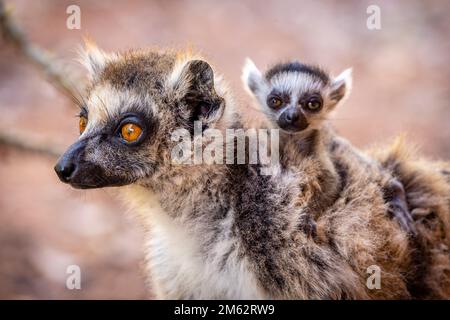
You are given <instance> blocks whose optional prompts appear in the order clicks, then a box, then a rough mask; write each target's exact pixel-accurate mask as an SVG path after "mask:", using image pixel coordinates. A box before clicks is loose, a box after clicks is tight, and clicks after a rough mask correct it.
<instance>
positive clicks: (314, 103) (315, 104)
mask: <svg viewBox="0 0 450 320" xmlns="http://www.w3.org/2000/svg"><path fill="white" fill-rule="evenodd" d="M305 108H306V109H307V110H309V111H319V110H320V109H321V108H322V101H320V100H319V99H317V98H313V99H310V100H309V101H308V102H307V103H306V106H305Z"/></svg>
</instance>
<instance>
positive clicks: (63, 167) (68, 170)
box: [55, 159, 76, 182]
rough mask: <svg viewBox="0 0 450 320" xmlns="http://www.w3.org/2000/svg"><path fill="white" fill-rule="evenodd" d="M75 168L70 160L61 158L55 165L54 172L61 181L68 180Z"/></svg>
mask: <svg viewBox="0 0 450 320" xmlns="http://www.w3.org/2000/svg"><path fill="white" fill-rule="evenodd" d="M75 169H76V165H75V164H74V163H73V162H71V161H65V159H62V160H61V161H60V162H58V163H57V164H56V166H55V171H56V174H57V175H58V177H59V179H60V180H61V181H62V182H69V181H70V178H71V177H72V175H73V173H74V172H75Z"/></svg>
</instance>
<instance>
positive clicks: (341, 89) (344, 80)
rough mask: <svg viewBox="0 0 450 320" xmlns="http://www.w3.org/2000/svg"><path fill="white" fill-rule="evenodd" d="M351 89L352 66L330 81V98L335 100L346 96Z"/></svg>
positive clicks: (337, 100)
mask: <svg viewBox="0 0 450 320" xmlns="http://www.w3.org/2000/svg"><path fill="white" fill-rule="evenodd" d="M351 90H352V68H348V69H346V70H344V71H343V72H341V74H340V75H338V76H337V77H336V78H334V79H333V82H332V83H331V92H330V99H331V100H334V101H336V102H339V101H341V100H343V99H344V98H347V97H348V96H349V94H350V92H351Z"/></svg>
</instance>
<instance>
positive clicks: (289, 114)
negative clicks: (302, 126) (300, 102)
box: [286, 109, 299, 123]
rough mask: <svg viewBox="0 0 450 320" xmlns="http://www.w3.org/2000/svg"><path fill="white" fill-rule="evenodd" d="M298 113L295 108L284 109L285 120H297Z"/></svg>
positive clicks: (291, 121) (289, 121) (290, 121)
mask: <svg viewBox="0 0 450 320" xmlns="http://www.w3.org/2000/svg"><path fill="white" fill-rule="evenodd" d="M298 118H299V113H298V111H297V109H290V110H287V111H286V122H288V123H294V122H296V121H297V120H298Z"/></svg>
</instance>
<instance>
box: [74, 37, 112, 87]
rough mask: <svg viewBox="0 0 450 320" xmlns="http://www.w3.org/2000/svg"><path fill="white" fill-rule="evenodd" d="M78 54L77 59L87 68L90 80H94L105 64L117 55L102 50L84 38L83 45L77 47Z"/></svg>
mask: <svg viewBox="0 0 450 320" xmlns="http://www.w3.org/2000/svg"><path fill="white" fill-rule="evenodd" d="M79 55H80V58H79V61H80V62H81V64H82V65H83V66H84V67H85V68H86V69H87V71H88V73H89V77H90V78H91V80H95V79H96V78H97V77H98V76H99V75H100V73H101V72H102V71H103V70H104V68H105V67H106V65H107V64H108V63H109V62H111V61H113V60H114V59H115V58H116V57H117V56H116V55H115V54H109V53H106V52H104V51H103V50H101V49H100V48H99V47H97V45H96V44H95V43H94V42H93V41H92V40H89V39H84V47H83V48H80V49H79Z"/></svg>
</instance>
